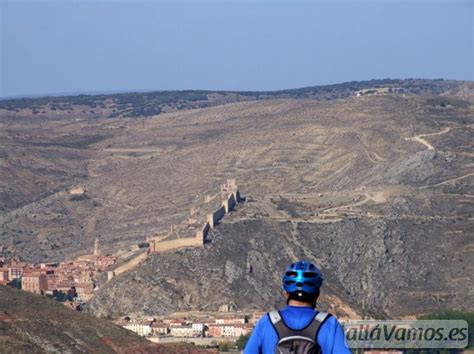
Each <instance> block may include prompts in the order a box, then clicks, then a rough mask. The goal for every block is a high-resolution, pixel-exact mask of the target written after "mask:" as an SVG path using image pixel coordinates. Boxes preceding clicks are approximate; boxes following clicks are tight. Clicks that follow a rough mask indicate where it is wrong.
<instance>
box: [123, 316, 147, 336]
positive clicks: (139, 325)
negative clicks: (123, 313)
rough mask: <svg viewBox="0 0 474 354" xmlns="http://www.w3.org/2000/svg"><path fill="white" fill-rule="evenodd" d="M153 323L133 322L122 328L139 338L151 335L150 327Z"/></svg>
mask: <svg viewBox="0 0 474 354" xmlns="http://www.w3.org/2000/svg"><path fill="white" fill-rule="evenodd" d="M152 323H153V321H135V320H132V321H130V322H128V323H127V324H126V325H125V326H123V328H126V329H128V330H130V331H132V332H135V333H136V334H138V335H139V336H143V337H146V336H149V335H150V333H151V325H152Z"/></svg>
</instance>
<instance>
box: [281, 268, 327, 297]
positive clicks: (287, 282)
mask: <svg viewBox="0 0 474 354" xmlns="http://www.w3.org/2000/svg"><path fill="white" fill-rule="evenodd" d="M322 284H323V275H322V274H321V271H320V270H319V269H318V267H316V266H315V265H314V264H313V263H311V262H308V261H304V260H302V261H298V262H296V263H293V264H291V265H290V266H289V267H288V268H287V269H286V271H285V274H284V275H283V289H285V291H287V292H288V293H290V294H291V293H295V292H302V293H305V294H308V295H313V294H316V293H317V292H318V290H319V288H320V287H321V285H322Z"/></svg>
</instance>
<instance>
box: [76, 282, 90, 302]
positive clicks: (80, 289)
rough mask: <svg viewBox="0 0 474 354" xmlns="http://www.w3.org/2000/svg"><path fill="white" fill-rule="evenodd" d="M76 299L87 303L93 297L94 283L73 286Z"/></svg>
mask: <svg viewBox="0 0 474 354" xmlns="http://www.w3.org/2000/svg"><path fill="white" fill-rule="evenodd" d="M75 288H76V294H77V297H78V298H80V299H81V300H82V301H85V302H87V301H89V300H90V299H91V298H92V296H93V295H94V283H92V282H88V283H79V284H77V285H76V286H75Z"/></svg>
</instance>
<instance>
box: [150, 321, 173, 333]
mask: <svg viewBox="0 0 474 354" xmlns="http://www.w3.org/2000/svg"><path fill="white" fill-rule="evenodd" d="M169 331H170V329H169V327H168V325H166V324H164V323H153V324H152V325H151V334H152V335H165V334H168V333H169Z"/></svg>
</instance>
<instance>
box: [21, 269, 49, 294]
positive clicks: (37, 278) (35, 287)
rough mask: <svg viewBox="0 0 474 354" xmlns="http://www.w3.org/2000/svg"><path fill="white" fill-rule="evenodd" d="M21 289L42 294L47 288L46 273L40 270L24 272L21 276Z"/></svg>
mask: <svg viewBox="0 0 474 354" xmlns="http://www.w3.org/2000/svg"><path fill="white" fill-rule="evenodd" d="M21 289H22V290H25V291H29V292H32V293H34V294H38V295H44V293H45V291H46V290H47V289H48V280H47V279H46V274H44V273H41V272H29V271H28V272H24V273H23V275H22V277H21Z"/></svg>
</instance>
